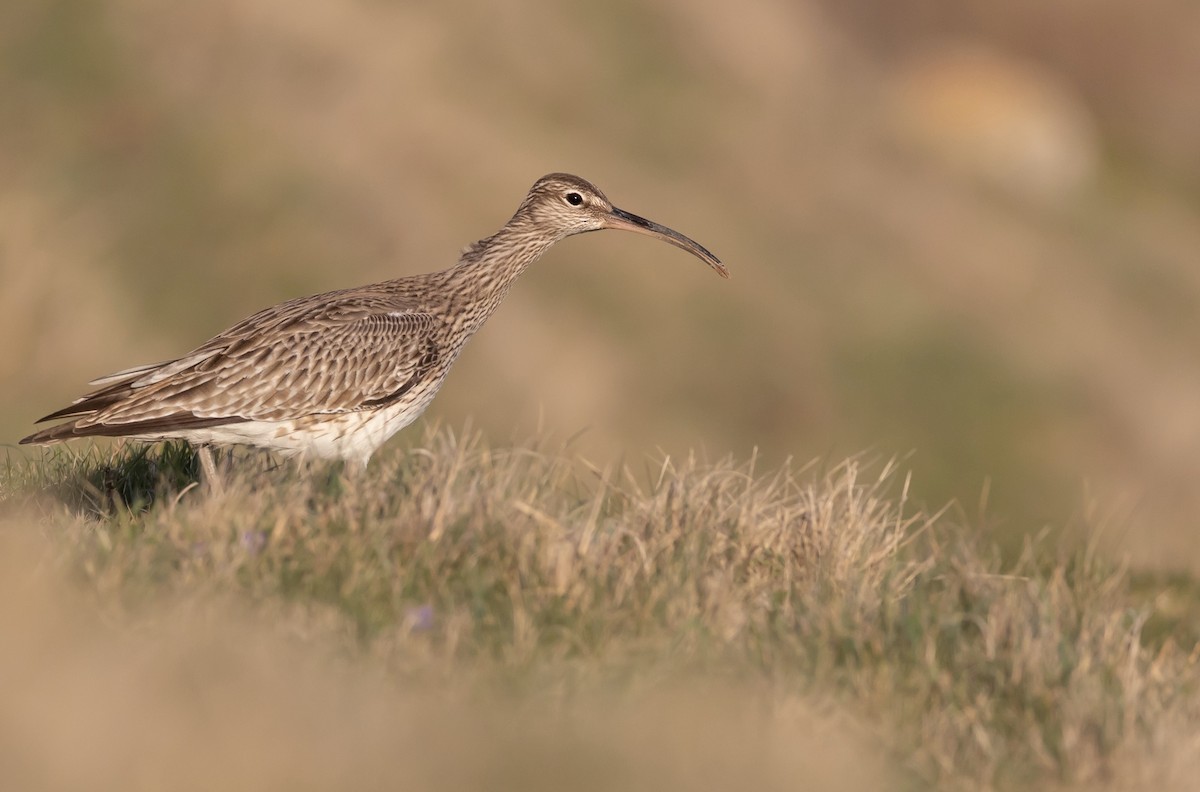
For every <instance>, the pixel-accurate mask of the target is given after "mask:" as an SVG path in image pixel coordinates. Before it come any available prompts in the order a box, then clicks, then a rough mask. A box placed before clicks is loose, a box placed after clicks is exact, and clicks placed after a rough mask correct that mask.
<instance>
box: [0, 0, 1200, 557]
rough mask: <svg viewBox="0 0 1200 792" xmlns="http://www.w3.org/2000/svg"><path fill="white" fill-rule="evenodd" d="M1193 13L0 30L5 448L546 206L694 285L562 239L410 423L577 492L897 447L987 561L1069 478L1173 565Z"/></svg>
mask: <svg viewBox="0 0 1200 792" xmlns="http://www.w3.org/2000/svg"><path fill="white" fill-rule="evenodd" d="M1196 30H1200V26H1198V25H1197V23H1196V9H1195V4H1194V3H1188V2H1183V1H1182V0H1148V1H1147V2H1143V3H1140V4H1138V9H1137V13H1136V14H1132V13H1131V12H1130V11H1129V9H1128V4H1127V3H1123V2H1119V1H1118V0H1103V1H1102V2H1095V3H1086V4H1080V3H1052V4H1047V3H1044V2H1039V1H1038V0H1013V2H1006V3H994V2H975V1H974V0H971V1H969V2H968V1H965V0H929V1H926V0H920V1H919V2H916V1H913V2H892V3H868V2H854V1H853V0H851V1H850V2H832V1H830V2H816V1H815V0H745V2H739V3H736V4H730V3H723V2H716V1H715V0H665V1H664V2H660V3H655V4H652V5H651V6H647V5H646V4H643V3H632V2H628V1H620V0H618V1H614V2H607V3H601V4H596V3H550V4H546V3H543V4H537V5H536V7H523V6H511V5H508V4H502V5H497V4H494V3H489V2H481V0H463V2H458V3H450V4H413V3H400V2H388V1H387V0H379V1H378V2H376V1H374V0H362V1H358V0H353V1H351V2H344V3H336V2H325V3H322V2H312V3H303V4H297V3H293V2H284V0H183V1H182V2H179V1H177V0H113V1H112V2H107V1H103V2H102V1H101V0H49V1H47V0H7V1H6V2H4V3H3V4H0V174H3V177H2V178H0V335H2V336H3V338H4V344H2V345H0V382H2V383H3V387H0V438H2V439H3V440H4V442H6V443H8V442H13V441H15V440H16V438H18V437H20V436H22V435H23V434H25V433H27V432H28V431H29V427H30V422H31V421H32V420H34V419H35V418H37V417H38V416H39V415H42V414H45V413H46V412H48V411H49V410H51V409H54V408H56V407H59V406H61V405H62V404H63V403H65V401H66V400H68V399H70V398H72V397H74V396H75V395H77V394H78V392H79V390H80V388H81V386H82V383H83V382H85V381H86V380H87V379H90V378H91V377H94V376H97V375H100V374H104V373H107V372H109V371H113V370H116V369H120V368H124V367H127V366H130V365H134V364H137V363H143V362H150V361H153V360H161V359H164V358H167V357H169V356H172V355H176V354H180V353H182V352H184V351H186V350H187V349H190V348H192V346H194V345H196V344H197V343H199V342H201V341H202V340H203V339H205V338H207V337H208V336H209V335H211V334H212V333H214V332H217V331H219V330H220V329H222V328H223V327H226V326H228V325H230V324H232V323H233V322H235V321H237V320H239V319H241V318H242V317H244V316H246V315H248V314H249V313H251V312H253V311H255V310H257V309H259V308H262V307H264V306H266V305H270V304H272V303H275V302H278V301H280V300H283V299H287V298H291V297H295V296H298V295H301V294H306V293H312V292H317V291H321V290H324V289H332V288H341V287H346V286H351V285H356V284H361V283H367V282H370V281H373V280H378V279H382V278H387V277H394V276H399V275H405V274H411V273H415V272H421V271H428V270H433V269H439V268H442V267H445V266H448V265H449V264H451V263H452V262H453V260H454V258H455V255H456V253H457V251H458V250H459V249H460V248H461V247H462V246H463V245H465V244H467V243H469V242H471V241H473V240H475V239H477V238H480V237H482V236H484V235H486V234H489V233H491V232H492V231H494V230H495V228H496V227H497V226H499V224H500V223H502V222H503V221H504V220H505V219H506V218H507V217H508V215H509V213H510V212H511V211H512V210H513V209H514V208H515V207H516V205H517V203H518V201H519V200H520V198H521V197H522V195H523V193H524V191H525V189H527V187H528V186H529V185H530V184H531V183H532V182H533V180H534V179H535V178H537V177H538V176H540V175H541V174H543V173H545V172H547V171H551V170H569V171H573V172H577V173H580V174H581V175H583V176H585V177H588V178H591V179H594V180H595V181H596V182H597V183H598V184H599V185H600V187H602V188H603V189H605V190H606V191H607V192H608V193H609V195H610V197H612V198H613V200H614V201H615V202H617V203H618V205H621V206H624V207H626V208H628V209H630V210H632V211H636V212H639V213H642V214H645V215H647V216H650V217H652V218H654V219H656V220H659V221H661V222H663V223H666V224H668V225H671V226H673V227H678V228H679V230H681V231H683V232H684V233H688V234H690V235H693V236H695V237H696V238H697V239H698V240H699V241H701V242H702V243H704V244H705V245H707V246H708V247H710V248H711V249H712V250H714V251H715V252H716V253H717V254H718V255H720V256H722V257H723V258H724V259H726V260H727V261H728V262H729V264H730V267H731V270H732V272H733V279H732V280H730V281H729V282H722V281H719V280H718V279H717V278H714V277H712V274H711V273H709V272H707V271H706V270H705V269H704V268H703V267H702V266H701V265H699V264H698V263H697V262H695V261H692V260H689V259H688V258H687V257H686V255H685V254H682V253H680V252H678V251H674V250H671V249H669V248H666V247H664V246H655V245H652V244H650V243H649V242H647V241H646V240H642V239H637V238H634V237H631V236H630V237H628V238H626V236H623V235H619V234H607V235H594V236H589V237H586V238H583V239H572V240H569V241H567V242H565V243H563V244H562V245H561V246H560V247H558V248H556V249H555V250H554V251H552V252H551V254H550V255H548V256H547V257H546V259H545V260H544V261H542V262H540V264H539V266H537V267H536V268H534V269H533V270H531V271H530V272H529V274H528V275H527V276H526V277H525V278H524V279H523V281H522V282H521V283H520V284H518V286H517V288H516V289H514V291H513V293H512V295H511V296H510V297H509V300H508V302H507V304H506V305H504V306H503V307H502V308H501V310H500V311H499V312H498V314H497V315H496V316H495V317H494V318H493V320H492V321H491V323H490V324H489V326H488V327H487V328H485V329H484V331H483V332H482V333H481V334H480V335H479V337H478V338H477V339H476V340H475V341H473V342H472V344H471V347H470V348H469V349H468V350H467V352H466V354H465V355H464V357H463V358H462V360H461V361H460V362H459V364H458V366H457V368H456V370H455V372H454V373H453V375H452V376H451V379H450V381H449V383H448V386H447V388H446V389H445V390H444V392H443V393H442V395H441V396H440V397H439V399H438V400H437V402H435V404H434V406H433V408H432V409H433V411H434V413H435V414H439V415H441V416H442V417H444V418H445V419H446V420H448V421H449V422H450V423H452V424H459V423H461V422H462V421H463V420H464V419H465V417H466V416H471V417H472V418H473V419H474V420H475V421H476V425H478V426H480V427H481V428H482V429H483V430H484V431H485V432H487V433H488V436H489V437H491V438H493V439H496V438H501V439H502V438H506V437H509V436H510V435H511V433H512V432H513V430H514V425H516V426H517V427H520V428H522V429H523V430H528V429H529V428H530V427H532V426H534V425H535V424H536V422H537V420H538V415H539V409H540V410H541V413H542V415H543V416H544V422H545V425H546V426H547V427H549V428H551V429H552V430H553V431H555V432H556V433H559V434H564V435H566V434H572V433H574V432H577V431H580V430H582V429H585V428H589V427H590V428H591V431H590V432H588V433H586V434H585V436H584V438H583V440H582V441H581V447H583V448H585V449H586V450H587V452H588V453H589V454H590V455H592V456H593V457H594V458H598V459H599V458H612V457H615V456H617V455H619V454H620V453H625V452H632V453H648V452H652V451H654V450H655V449H657V448H662V449H664V450H666V451H668V452H670V453H673V454H676V455H678V454H680V453H686V452H687V450H688V449H691V448H695V447H703V448H707V449H709V450H710V451H711V452H714V453H720V454H723V453H726V452H731V453H733V454H735V455H736V456H737V457H739V458H746V457H748V456H749V455H750V454H751V450H752V449H753V448H755V447H758V448H759V449H760V453H761V454H762V455H763V458H764V459H769V460H772V461H774V462H780V461H782V460H783V459H784V458H787V457H789V456H796V457H799V458H804V459H807V458H810V457H812V456H818V455H824V454H828V455H830V456H846V455H850V454H854V453H858V452H859V451H861V450H863V449H871V450H872V452H875V453H880V454H882V455H884V456H888V457H890V456H892V455H905V454H908V453H909V452H912V456H911V457H909V458H908V462H907V464H909V465H911V466H912V469H913V470H914V471H916V472H917V474H918V475H917V478H916V481H917V485H916V486H917V489H916V490H915V491H914V492H913V498H914V499H916V500H919V501H921V502H923V503H929V504H942V503H945V502H947V501H948V500H950V499H952V498H954V499H958V500H959V501H960V502H963V503H974V502H976V500H977V499H978V498H979V494H980V492H981V490H982V489H983V487H984V486H985V484H984V483H985V482H987V481H990V484H989V485H988V492H989V498H990V513H991V514H992V515H993V516H995V517H996V520H995V528H996V532H997V536H998V537H999V538H1001V539H1003V540H1004V541H1005V542H1006V544H1007V546H1008V547H1009V548H1010V549H1013V548H1015V549H1016V550H1018V551H1019V548H1020V547H1021V542H1022V535H1023V534H1024V533H1025V532H1026V531H1028V530H1033V531H1037V530H1040V529H1041V528H1042V527H1043V526H1045V525H1047V524H1049V525H1054V526H1059V525H1062V524H1063V523H1065V522H1066V521H1067V520H1068V518H1069V516H1070V514H1071V512H1072V510H1073V509H1074V508H1075V507H1076V505H1077V504H1078V503H1079V501H1080V492H1081V490H1082V489H1083V486H1084V482H1085V481H1086V482H1088V486H1090V487H1091V492H1092V493H1093V495H1094V497H1096V498H1097V499H1099V501H1100V502H1101V507H1102V508H1105V509H1113V510H1119V509H1123V508H1126V507H1127V506H1128V505H1129V504H1131V503H1133V504H1135V505H1136V506H1138V511H1137V513H1136V515H1135V516H1136V519H1137V521H1136V522H1133V523H1130V524H1131V526H1132V529H1131V530H1130V531H1129V534H1128V537H1127V538H1126V539H1125V541H1124V546H1123V547H1122V548H1121V549H1122V551H1123V552H1129V553H1131V554H1133V555H1134V556H1135V557H1136V558H1137V559H1138V560H1139V561H1140V562H1144V563H1147V564H1168V565H1171V566H1174V567H1190V568H1191V570H1192V571H1196V570H1200V555H1198V554H1197V552H1198V551H1197V549H1196V548H1197V544H1196V542H1195V541H1194V535H1193V534H1194V532H1193V526H1194V515H1195V514H1197V513H1200V489H1198V488H1196V487H1195V486H1194V484H1195V481H1196V480H1197V479H1198V478H1200V412H1198V411H1197V410H1196V408H1195V405H1196V404H1200V363H1198V362H1197V359H1198V357H1197V355H1196V349H1197V348H1200V322H1198V321H1197V317H1200V276H1198V274H1197V273H1198V270H1197V267H1196V251H1197V250H1200V222H1198V217H1200V212H1198V204H1197V196H1198V195H1200V189H1197V185H1200V156H1197V149H1196V146H1195V130H1196V129H1197V128H1198V126H1200V118H1197V115H1196V114H1197V112H1200V111H1198V110H1197V108H1198V107H1200V103H1197V102H1196V101H1195V97H1194V86H1192V85H1191V84H1190V83H1189V81H1187V80H1183V79H1180V75H1187V74H1195V73H1197V72H1198V71H1200V55H1198V54H1197V53H1200V46H1198V45H1197V43H1196V41H1195V36H1196V33H1195V31H1196Z"/></svg>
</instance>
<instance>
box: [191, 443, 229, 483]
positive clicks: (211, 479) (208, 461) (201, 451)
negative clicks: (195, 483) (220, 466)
mask: <svg viewBox="0 0 1200 792" xmlns="http://www.w3.org/2000/svg"><path fill="white" fill-rule="evenodd" d="M196 456H198V457H200V469H201V470H202V471H203V472H204V484H205V486H207V487H208V492H209V494H210V495H219V494H221V492H222V491H223V490H224V487H222V485H221V478H220V476H218V475H217V464H216V462H214V461H213V455H212V449H210V448H209V447H208V446H207V445H202V446H199V447H198V448H197V449H196Z"/></svg>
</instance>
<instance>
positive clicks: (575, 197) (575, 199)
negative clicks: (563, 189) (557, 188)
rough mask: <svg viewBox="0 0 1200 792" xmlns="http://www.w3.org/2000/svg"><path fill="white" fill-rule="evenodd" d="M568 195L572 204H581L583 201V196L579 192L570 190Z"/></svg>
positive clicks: (568, 200) (568, 199)
mask: <svg viewBox="0 0 1200 792" xmlns="http://www.w3.org/2000/svg"><path fill="white" fill-rule="evenodd" d="M566 197H567V203H569V204H571V206H579V205H580V204H581V203H583V196H582V195H580V194H579V193H577V192H569V193H567V196H566Z"/></svg>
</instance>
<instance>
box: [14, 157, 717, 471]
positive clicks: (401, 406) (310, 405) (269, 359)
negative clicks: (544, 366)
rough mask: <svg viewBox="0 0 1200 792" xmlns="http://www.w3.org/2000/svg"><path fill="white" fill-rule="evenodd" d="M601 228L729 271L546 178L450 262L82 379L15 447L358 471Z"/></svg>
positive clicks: (592, 191)
mask: <svg viewBox="0 0 1200 792" xmlns="http://www.w3.org/2000/svg"><path fill="white" fill-rule="evenodd" d="M609 228H611V229H620V230H624V231H632V232H634V233H638V234H645V235H648V236H651V237H655V238H657V239H660V240H662V241H664V242H667V243H669V244H671V245H674V246H675V247H678V248H681V249H683V250H686V251H687V252H689V253H691V254H692V255H694V256H696V257H697V258H699V259H700V260H701V261H703V262H704V263H705V264H707V265H708V266H709V267H711V268H712V269H713V270H715V271H716V272H717V274H719V275H720V276H721V277H723V278H728V277H729V272H728V270H727V268H726V267H725V265H724V264H723V263H722V262H721V261H720V260H719V259H718V258H717V257H716V256H714V255H713V254H712V253H710V252H709V251H708V250H707V249H706V248H704V247H703V246H702V245H700V244H699V243H697V242H695V241H693V240H692V239H690V238H688V237H686V236H684V235H683V234H680V233H679V232H677V231H674V230H672V229H670V228H667V227H666V226H663V225H659V224H658V223H655V222H652V221H650V220H647V219H645V218H643V217H639V216H638V215H635V214H632V213H630V212H626V211H624V210H623V209H618V208H617V207H616V206H614V205H613V204H612V202H611V201H609V200H608V198H607V197H606V196H605V195H604V193H603V192H601V191H600V190H599V189H598V188H597V187H596V186H595V185H593V184H592V183H590V182H588V181H587V180H585V179H582V178H580V177H578V176H573V175H571V174H567V173H551V174H548V175H546V176H543V177H542V178H540V179H538V180H537V181H536V182H535V183H534V184H533V187H532V188H531V189H530V190H529V193H528V194H527V195H526V196H525V199H524V200H523V201H522V202H521V204H520V205H519V207H518V208H517V211H516V212H515V213H514V214H513V216H512V218H511V219H510V220H509V221H508V222H507V223H505V224H504V226H503V227H502V228H500V230H499V231H497V232H496V233H494V234H492V235H491V236H488V237H485V238H484V239H481V240H479V241H478V242H475V243H473V244H471V245H468V246H467V247H466V248H464V249H463V251H462V254H461V255H460V257H459V260H458V262H457V264H455V265H454V266H451V267H449V268H448V269H444V270H441V271H438V272H430V273H424V274H420V275H410V276H406V277H401V278H396V279H394V280H387V281H383V282H381V283H375V284H371V285H368V286H361V287H357V288H350V289H342V290H339V291H331V292H325V293H322V294H315V295H311V296H308V297H300V298H297V299H292V300H288V301H286V302H282V303H279V304H277V305H274V306H272V307H270V308H266V309H264V310H262V311H259V312H258V313H256V314H254V315H252V316H250V317H248V318H246V319H244V320H242V321H241V322H238V323H237V324H235V325H233V326H232V327H230V328H229V329H227V330H225V331H223V332H221V333H218V334H217V335H215V336H213V337H212V338H211V339H209V340H208V341H205V342H204V343H203V344H201V345H200V346H198V347H196V348H195V349H193V350H192V351H191V352H188V353H187V354H185V355H183V356H181V357H178V358H175V359H173V360H167V361H164V362H161V363H153V364H150V365H142V366H134V367H133V368H127V369H124V370H122V371H118V372H116V373H113V374H109V375H107V376H103V377H100V378H98V379H95V380H92V381H91V382H90V383H88V384H89V385H92V386H94V388H95V389H94V390H92V391H90V392H88V393H86V394H85V395H83V396H81V397H79V398H78V399H76V400H75V401H73V402H72V403H71V404H70V405H69V406H67V407H64V408H62V409H60V410H56V411H55V412H52V413H50V414H49V415H46V416H45V417H43V418H41V419H39V420H38V421H37V423H42V422H47V421H55V420H63V421H64V422H63V423H59V424H57V425H55V426H51V427H49V428H46V429H42V430H41V431H38V432H35V433H33V434H31V435H29V436H28V437H25V438H23V439H22V440H21V441H20V442H21V444H46V443H54V442H58V441H64V440H70V439H73V438H80V437H124V438H132V439H134V440H138V441H143V442H158V441H162V440H173V439H182V440H185V441H187V442H188V443H190V444H192V445H195V446H198V447H199V450H200V460H201V463H202V465H203V467H204V472H205V475H206V477H210V479H211V478H214V477H215V468H214V466H213V462H212V458H211V454H210V452H209V450H208V448H209V446H229V445H246V446H255V447H259V448H265V449H268V450H270V451H273V452H277V453H279V454H281V455H283V456H301V457H310V458H312V457H315V458H319V459H335V460H336V459H341V460H343V461H344V463H345V464H346V466H348V467H352V468H357V469H365V468H366V466H367V464H368V462H369V461H370V459H371V456H372V455H373V454H374V453H375V452H376V451H377V450H378V449H379V447H380V446H382V445H383V444H384V443H385V442H386V441H387V440H388V439H389V438H391V437H392V436H393V435H394V434H396V433H397V432H398V431H400V430H401V429H403V428H404V427H406V426H408V425H409V424H411V423H412V422H413V421H415V420H416V419H417V418H418V417H419V416H420V415H421V413H422V412H424V411H425V408H426V407H428V406H429V403H430V402H431V401H432V400H433V398H434V396H435V395H436V394H437V392H438V391H439V389H440V388H441V387H442V383H443V382H444V381H445V379H446V375H447V374H448V373H449V371H450V368H451V367H452V366H453V365H454V362H455V360H457V358H458V356H459V353H460V352H462V350H463V347H464V346H465V345H466V343H467V341H469V340H470V339H471V337H472V336H473V335H475V333H476V332H477V331H478V330H479V329H480V328H481V327H482V326H483V324H484V322H486V321H487V319H488V317H490V316H491V315H492V313H493V312H494V311H495V310H496V308H497V307H498V306H499V305H500V303H501V301H502V300H503V299H504V297H505V295H507V294H508V291H509V289H510V288H511V287H512V285H513V282H514V281H515V280H516V279H517V278H518V277H519V276H520V275H521V274H522V273H523V272H525V270H526V269H527V268H528V267H529V266H530V265H531V264H532V263H533V262H534V261H536V260H537V259H538V258H539V257H540V256H541V255H542V254H543V253H545V252H546V251H547V250H548V249H549V248H550V247H551V246H553V245H554V244H555V243H556V242H558V241H560V240H562V239H564V238H566V237H568V236H572V235H575V234H582V233H587V232H590V231H599V230H601V229H609Z"/></svg>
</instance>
